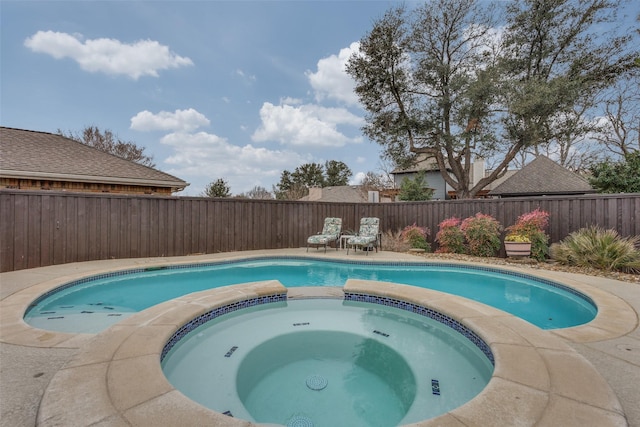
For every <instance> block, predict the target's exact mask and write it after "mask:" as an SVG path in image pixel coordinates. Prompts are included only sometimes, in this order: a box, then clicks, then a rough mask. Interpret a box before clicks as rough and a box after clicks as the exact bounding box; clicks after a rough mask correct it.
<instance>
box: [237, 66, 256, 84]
mask: <svg viewBox="0 0 640 427" xmlns="http://www.w3.org/2000/svg"><path fill="white" fill-rule="evenodd" d="M236 75H238V76H240V77H242V78H243V79H244V80H245V81H246V82H248V83H253V82H255V81H256V80H257V79H256V76H255V75H254V74H247V73H245V72H244V71H242V70H241V69H237V70H236Z"/></svg>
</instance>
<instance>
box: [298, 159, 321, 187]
mask: <svg viewBox="0 0 640 427" xmlns="http://www.w3.org/2000/svg"><path fill="white" fill-rule="evenodd" d="M291 177H292V178H293V181H294V182H295V183H297V184H303V185H304V186H305V187H307V188H309V187H315V186H318V187H324V181H325V180H324V169H323V168H322V165H321V164H320V163H305V164H304V165H300V166H298V167H297V168H296V170H294V171H293V173H292V174H291Z"/></svg>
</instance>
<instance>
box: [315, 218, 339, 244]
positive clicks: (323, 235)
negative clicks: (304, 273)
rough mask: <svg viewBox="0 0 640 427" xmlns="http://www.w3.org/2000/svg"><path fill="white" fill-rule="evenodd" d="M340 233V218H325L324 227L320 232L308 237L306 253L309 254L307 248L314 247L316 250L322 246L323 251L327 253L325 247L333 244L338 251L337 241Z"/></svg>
mask: <svg viewBox="0 0 640 427" xmlns="http://www.w3.org/2000/svg"><path fill="white" fill-rule="evenodd" d="M341 231H342V218H325V219H324V227H322V231H321V232H320V233H318V234H314V235H313V236H309V238H308V239H307V252H309V246H310V245H311V246H315V247H316V249H317V248H319V247H320V246H324V251H325V252H327V245H328V244H329V243H331V242H333V243H334V244H335V246H336V250H338V243H337V242H338V239H339V238H340V232H341Z"/></svg>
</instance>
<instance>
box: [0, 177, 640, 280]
mask: <svg viewBox="0 0 640 427" xmlns="http://www.w3.org/2000/svg"><path fill="white" fill-rule="evenodd" d="M537 207H540V208H541V209H543V210H545V211H548V212H549V213H550V226H549V230H548V233H549V235H550V237H551V241H552V242H557V241H559V240H561V239H563V238H564V237H566V236H567V235H568V234H569V233H571V232H572V231H575V230H577V229H579V228H582V227H585V226H588V225H600V226H602V227H605V228H613V229H615V230H617V231H618V232H619V233H620V234H621V235H623V236H634V235H638V234H640V219H639V217H638V215H639V214H638V213H639V212H640V194H616V195H591V196H574V197H535V198H513V199H484V200H452V201H433V202H415V203H320V202H293V201H279V200H248V199H207V198H195V197H153V196H117V195H101V194H82V193H75V194H72V193H54V192H46V191H43V192H40V191H38V192H36V191H20V190H0V221H1V223H0V242H1V243H0V245H1V246H0V271H3V272H4V271H14V270H21V269H25V268H34V267H41V266H47V265H53V264H63V263H69V262H77V261H90V260H100V259H112V258H113V259H118V258H139V257H163V256H179V255H189V254H195V253H216V252H231V251H242V250H250V249H275V248H292V247H300V246H305V244H306V239H307V237H308V236H309V235H311V234H315V233H316V232H318V231H320V230H321V229H322V223H323V220H324V218H325V217H328V216H335V217H341V218H342V219H343V230H347V229H352V230H355V229H357V228H358V224H359V220H360V218H362V217H366V216H375V217H379V218H380V220H381V230H382V231H387V230H393V231H395V230H399V229H401V228H404V227H405V226H407V225H410V224H413V223H416V224H418V225H420V226H426V227H429V229H430V230H431V236H430V241H433V238H434V237H435V233H436V232H437V231H438V223H439V222H440V221H442V220H443V219H446V218H450V217H452V216H456V217H459V218H466V217H469V216H472V215H475V214H476V213H477V212H482V213H485V214H489V215H492V216H494V217H495V218H496V219H497V220H498V221H499V222H500V223H501V224H503V225H504V226H508V225H511V224H513V223H514V222H515V220H516V218H517V217H518V216H519V215H520V214H522V213H525V212H530V211H532V210H534V209H535V208H537Z"/></svg>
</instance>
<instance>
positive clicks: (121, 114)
mask: <svg viewBox="0 0 640 427" xmlns="http://www.w3.org/2000/svg"><path fill="white" fill-rule="evenodd" d="M391 5H392V2H384V1H144V2H128V1H127V2H125V1H105V2H102V1H91V2H80V1H68V2H65V1H43V2H39V1H2V3H1V7H2V9H1V19H2V22H1V24H2V30H1V31H2V32H1V36H2V42H1V43H2V45H1V49H2V74H1V79H2V80H1V83H2V94H1V110H0V111H1V124H2V126H8V127H16V128H22V129H30V130H37V131H45V132H56V131H57V130H58V129H61V130H63V131H80V130H82V129H84V128H85V127H86V126H89V125H96V126H98V127H99V128H100V129H103V130H105V129H109V130H112V131H113V132H114V133H115V134H117V136H118V137H119V138H120V139H122V140H125V141H133V142H135V143H136V144H138V145H140V146H144V147H146V152H147V153H148V154H150V155H153V157H154V161H155V163H156V167H157V168H158V169H160V170H162V171H165V172H168V173H171V174H173V175H175V176H177V177H179V178H181V179H184V180H185V181H187V182H190V183H191V185H190V186H189V187H187V190H186V191H185V192H183V193H181V194H182V195H198V194H200V193H201V192H202V190H203V189H204V187H205V186H206V184H207V183H209V182H211V181H214V180H216V179H218V178H224V179H225V180H227V182H228V183H229V184H230V186H231V192H232V193H233V194H238V193H241V192H246V191H248V190H250V189H251V188H253V187H254V186H256V185H260V186H262V187H265V188H267V189H268V190H271V188H272V185H273V184H276V183H277V182H278V181H279V178H280V174H281V172H282V171H283V170H284V169H287V170H290V171H293V170H294V169H295V168H296V167H297V166H299V165H300V164H303V163H308V162H321V163H324V162H325V161H327V160H339V161H343V162H345V163H346V164H347V165H348V166H349V167H350V168H351V170H352V171H353V173H354V177H353V179H354V182H355V181H356V180H358V178H359V175H358V174H363V173H366V172H367V171H371V170H376V169H378V168H379V165H380V155H379V148H378V146H377V145H376V144H373V143H371V142H369V141H367V140H366V139H365V138H364V137H363V135H362V132H361V131H360V127H361V126H362V124H363V116H364V112H363V111H362V110H361V109H360V108H359V106H358V104H357V100H356V98H355V96H354V94H353V92H352V82H351V80H350V79H349V78H348V77H347V76H346V74H345V73H344V72H342V69H343V66H344V62H345V60H346V58H348V56H349V55H350V53H351V49H352V48H353V45H352V44H353V43H354V42H357V41H358V40H360V39H361V38H362V37H363V36H364V35H365V34H366V33H367V32H368V31H369V30H370V29H371V26H372V23H373V21H374V20H375V19H377V18H379V17H381V16H382V14H383V13H384V12H385V11H386V10H387V9H388V8H389V7H390V6H391Z"/></svg>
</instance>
